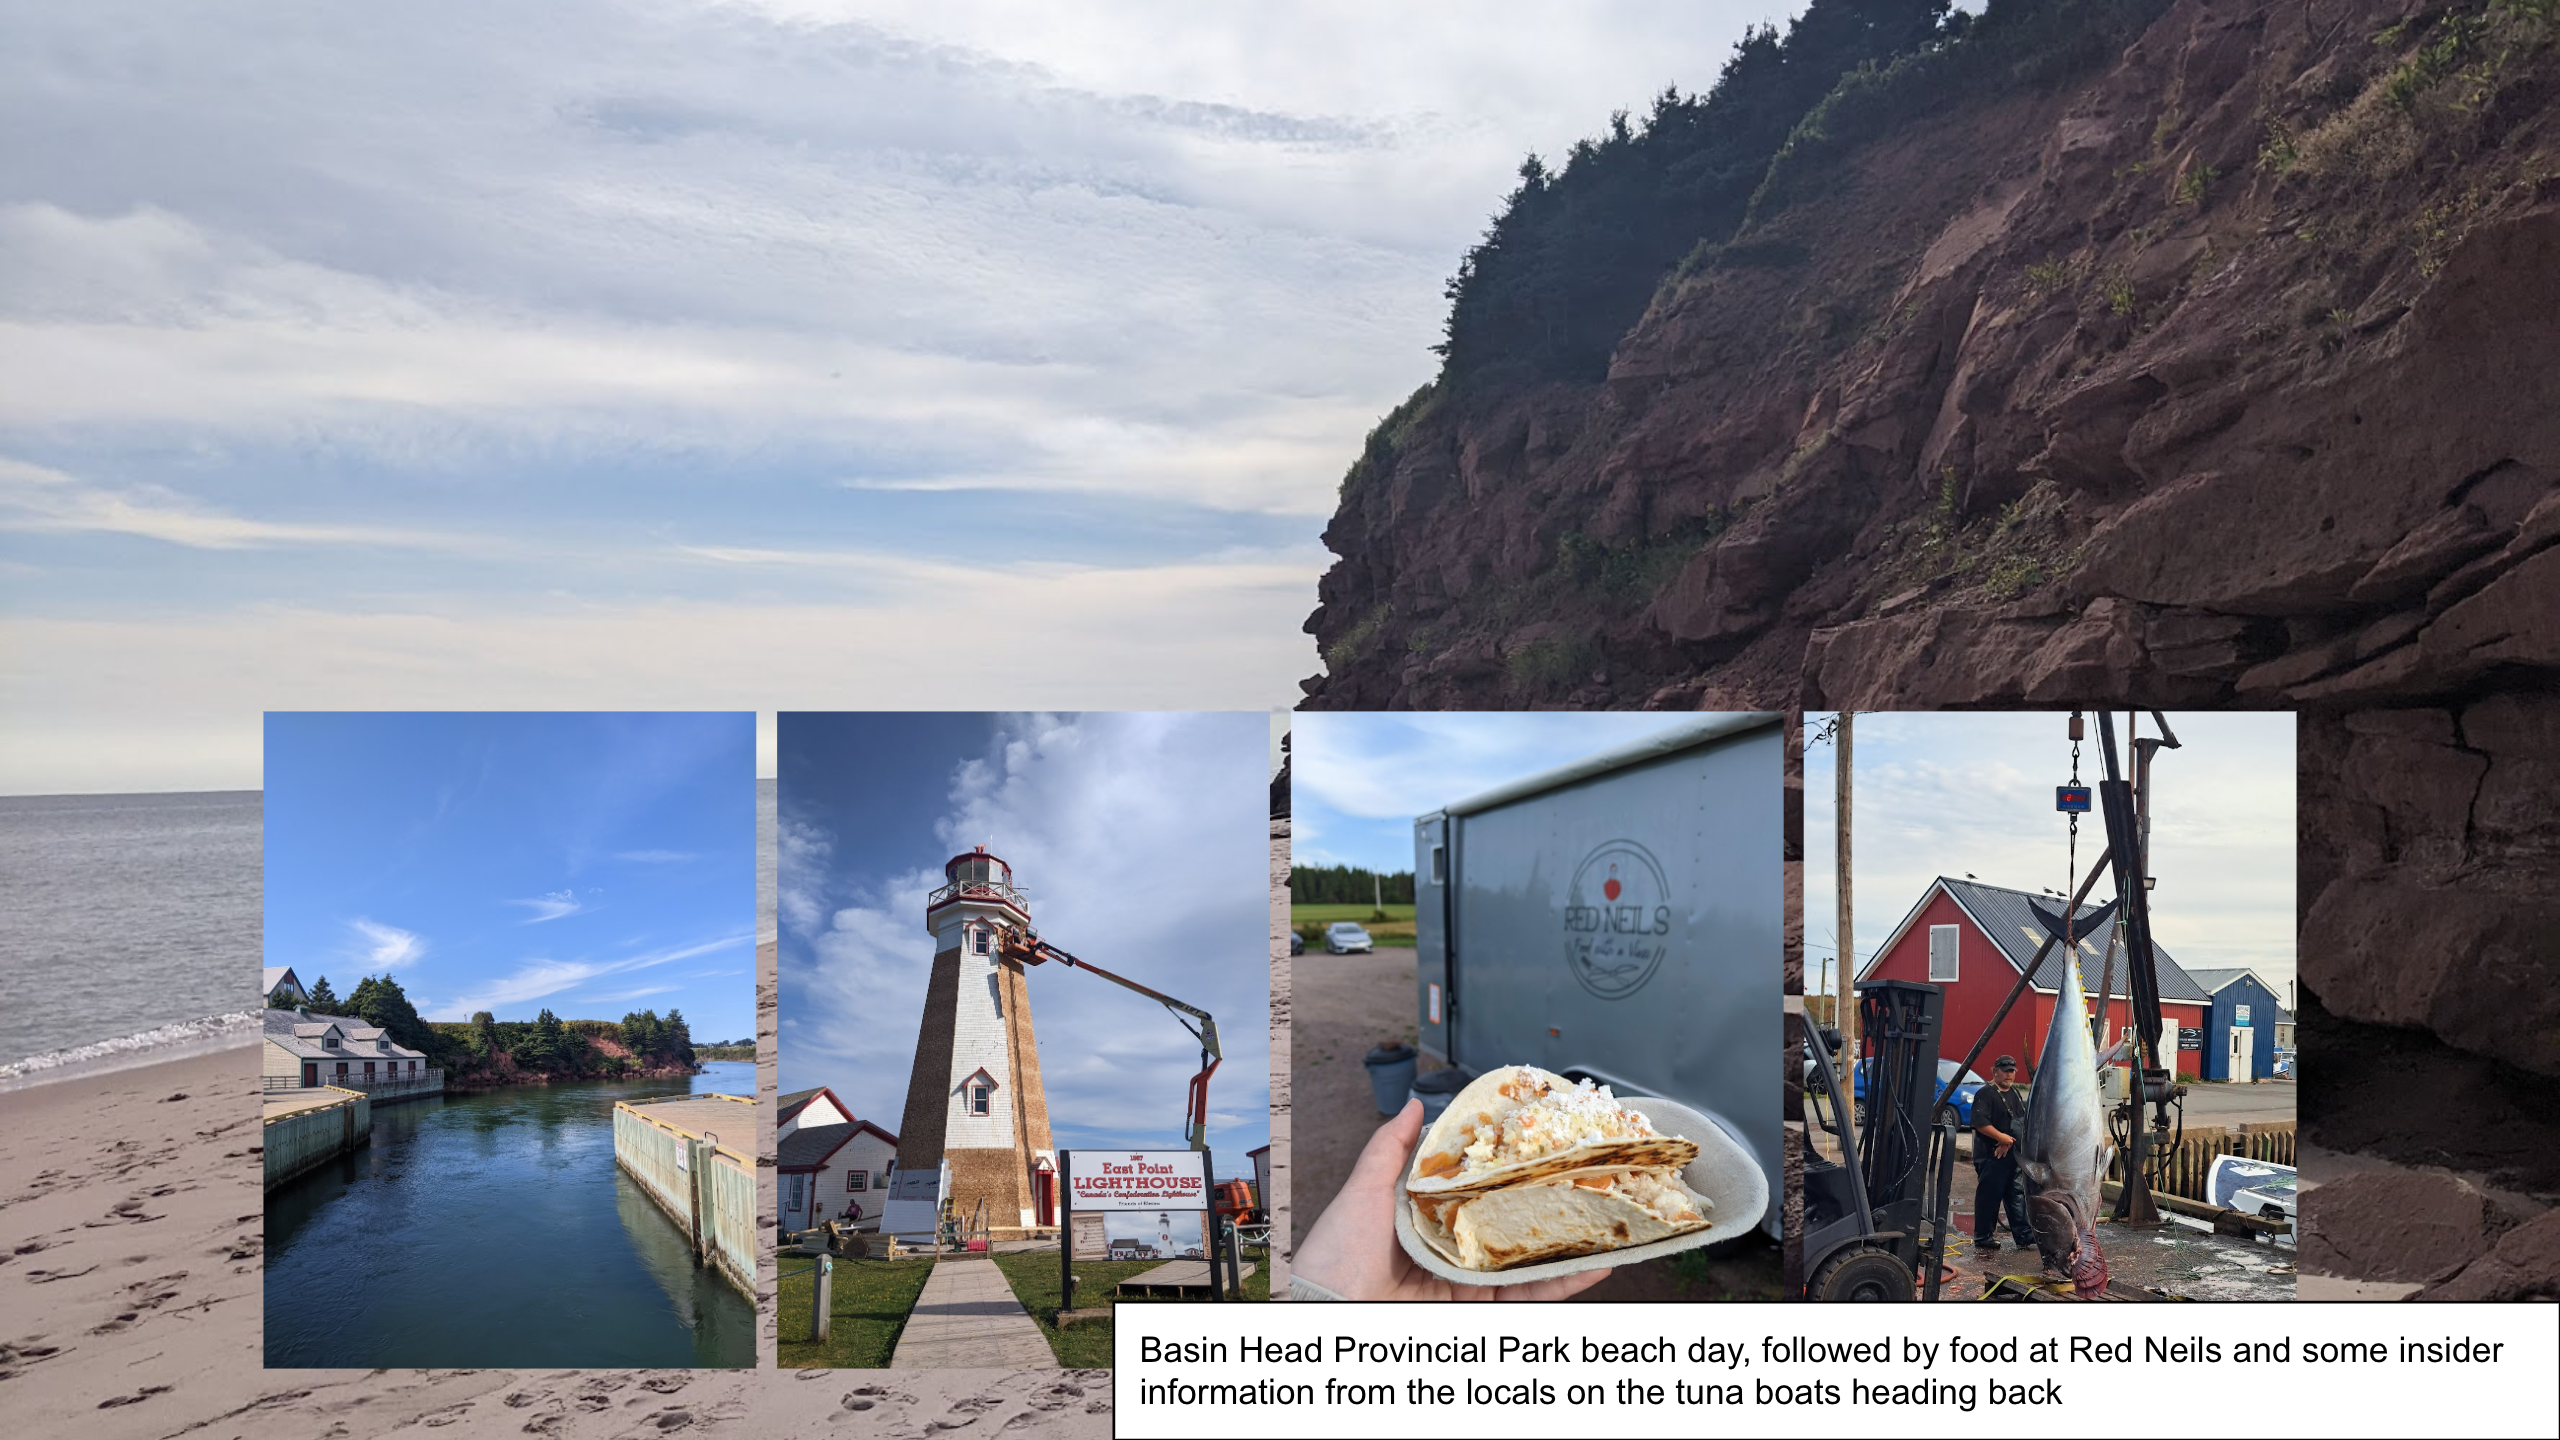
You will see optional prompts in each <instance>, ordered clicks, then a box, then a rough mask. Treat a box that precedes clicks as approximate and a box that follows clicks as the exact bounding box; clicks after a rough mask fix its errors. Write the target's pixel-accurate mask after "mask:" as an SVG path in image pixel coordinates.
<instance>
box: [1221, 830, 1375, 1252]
mask: <svg viewBox="0 0 2560 1440" xmlns="http://www.w3.org/2000/svg"><path fill="white" fill-rule="evenodd" d="M1372 873H1373V874H1374V873H1375V872H1372ZM1200 1204H1201V1206H1202V1207H1203V1208H1202V1209H1201V1211H1200V1239H1201V1242H1202V1243H1201V1246H1200V1248H1201V1249H1203V1250H1205V1251H1207V1252H1209V1253H1208V1254H1207V1255H1205V1256H1204V1257H1202V1258H1204V1259H1206V1260H1207V1261H1208V1262H1209V1298H1210V1299H1212V1300H1224V1299H1226V1298H1227V1287H1226V1284H1225V1282H1223V1281H1221V1280H1220V1279H1219V1278H1218V1233H1217V1231H1218V1167H1217V1165H1216V1164H1215V1163H1213V1162H1212V1161H1211V1160H1210V1158H1209V1152H1208V1151H1206V1150H1203V1151H1201V1152H1200Z"/></svg>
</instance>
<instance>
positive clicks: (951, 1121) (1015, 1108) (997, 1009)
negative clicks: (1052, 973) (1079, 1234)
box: [888, 845, 1058, 1232]
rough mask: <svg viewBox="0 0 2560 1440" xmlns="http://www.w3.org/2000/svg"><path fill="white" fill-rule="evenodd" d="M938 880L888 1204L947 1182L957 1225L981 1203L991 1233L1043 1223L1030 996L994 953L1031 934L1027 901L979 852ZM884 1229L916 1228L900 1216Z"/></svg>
mask: <svg viewBox="0 0 2560 1440" xmlns="http://www.w3.org/2000/svg"><path fill="white" fill-rule="evenodd" d="M942 878H943V884H942V887H941V888H940V889H938V890H935V891H934V892H933V894H932V895H931V896H929V897H928V898H927V899H926V901H925V912H924V916H925V928H926V929H928V930H930V931H932V932H933V973H932V978H931V979H929V980H928V981H926V984H925V998H924V1021H923V1024H922V1025H921V1026H920V1027H919V1029H918V1032H917V1035H916V1054H915V1069H914V1071H913V1072H912V1073H911V1074H910V1076H909V1077H908V1080H907V1108H906V1116H905V1121H904V1123H903V1124H901V1125H900V1126H899V1127H898V1175H899V1178H900V1182H901V1183H900V1184H899V1186H898V1189H897V1191H896V1194H897V1196H898V1198H900V1199H901V1200H903V1199H906V1198H907V1197H909V1196H910V1195H914V1196H915V1198H917V1199H923V1198H924V1194H921V1193H918V1192H917V1191H916V1190H914V1188H913V1185H912V1182H910V1181H909V1179H908V1177H913V1178H914V1181H923V1180H925V1178H926V1177H928V1176H947V1177H948V1178H947V1179H946V1180H941V1181H939V1184H940V1185H942V1186H945V1187H947V1189H946V1190H945V1193H946V1194H947V1195H948V1197H949V1199H950V1201H951V1210H952V1213H953V1215H955V1216H956V1217H957V1218H959V1219H960V1220H961V1221H963V1222H964V1223H965V1222H968V1221H971V1220H974V1219H975V1218H977V1217H978V1215H979V1214H980V1209H979V1207H980V1205H981V1203H982V1202H983V1204H984V1206H985V1210H984V1214H985V1217H986V1221H987V1224H988V1225H989V1226H990V1227H991V1228H995V1229H1012V1228H1015V1227H1024V1228H1028V1227H1032V1226H1048V1225H1054V1224H1056V1223H1057V1204H1058V1196H1057V1151H1056V1150H1055V1149H1054V1148H1052V1147H1051V1145H1050V1143H1049V1101H1048V1097H1047V1096H1046V1095H1045V1094H1043V1093H1042V1091H1041V1088H1040V1049H1039V1043H1038V1041H1037V1039H1036V1038H1035V1037H1034V1036H1033V1033H1032V1029H1031V992H1030V990H1029V989H1028V988H1027V987H1026V986H1025V985H1024V983H1023V973H1022V962H1021V961H1020V960H1017V959H1010V958H1007V956H1006V955H1005V945H1004V943H1003V941H1004V937H1005V935H1006V934H1008V933H1011V932H1017V931H1026V930H1028V929H1029V928H1030V926H1031V907H1030V902H1029V901H1027V900H1026V899H1024V898H1023V895H1022V892H1021V891H1019V890H1016V889H1015V888H1014V885H1013V867H1012V866H1010V865H1007V864H1006V863H1005V862H1004V861H1003V860H1001V859H999V858H997V857H996V856H993V855H990V854H988V853H987V847H985V846H984V845H981V846H978V847H977V848H976V849H974V850H972V851H970V852H969V853H967V854H965V855H954V856H952V857H951V859H950V860H948V861H947V862H945V863H944V865H943V867H942ZM901 1208H902V1209H904V1208H906V1207H904V1206H901ZM888 1228H890V1229H893V1230H897V1231H901V1232H905V1231H911V1230H915V1229H920V1228H924V1227H921V1226H918V1225H916V1224H914V1222H913V1221H912V1220H907V1219H904V1218H903V1217H901V1220H900V1221H899V1222H898V1223H893V1224H892V1225H890V1226H889V1227H888Z"/></svg>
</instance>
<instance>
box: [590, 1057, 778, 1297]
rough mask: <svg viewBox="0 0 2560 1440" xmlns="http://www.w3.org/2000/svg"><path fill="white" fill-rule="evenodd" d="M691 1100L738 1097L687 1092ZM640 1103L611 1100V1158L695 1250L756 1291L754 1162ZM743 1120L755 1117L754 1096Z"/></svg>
mask: <svg viewBox="0 0 2560 1440" xmlns="http://www.w3.org/2000/svg"><path fill="white" fill-rule="evenodd" d="M690 1098H694V1099H739V1098H741V1097H735V1096H694V1097H690ZM646 1103H647V1102H642V1104H641V1105H638V1106H635V1105H633V1104H632V1103H631V1102H629V1101H627V1100H621V1101H616V1102H614V1107H613V1158H614V1161H615V1163H617V1164H619V1165H621V1166H622V1168H623V1169H625V1170H628V1171H630V1172H631V1178H632V1179H634V1180H636V1181H638V1182H639V1185H640V1188H641V1190H643V1191H644V1192H646V1193H647V1194H648V1196H649V1198H650V1199H652V1200H654V1201H656V1202H657V1203H658V1206H659V1208H660V1209H663V1210H665V1211H666V1212H667V1213H668V1214H669V1215H671V1216H673V1217H674V1218H675V1222H676V1224H677V1225H678V1226H680V1227H682V1228H683V1229H684V1230H685V1232H686V1234H687V1235H688V1236H689V1237H690V1238H691V1241H692V1244H693V1248H694V1254H695V1255H696V1256H697V1257H698V1258H699V1259H701V1260H702V1261H703V1262H704V1263H706V1264H709V1265H711V1266H713V1267H714V1268H716V1269H717V1270H718V1271H719V1272H720V1274H721V1275H722V1276H724V1277H725V1278H727V1279H728V1281H729V1282H730V1283H731V1284H733V1285H736V1286H737V1287H738V1288H739V1289H741V1290H743V1291H745V1292H746V1293H747V1294H748V1295H750V1296H752V1295H754V1294H755V1293H756V1162H755V1157H754V1156H753V1155H751V1154H748V1153H747V1152H746V1151H744V1150H740V1149H737V1148H734V1147H732V1146H730V1145H726V1144H719V1145H714V1144H711V1143H708V1142H706V1141H705V1140H703V1138H702V1137H701V1136H700V1135H697V1134H695V1133H694V1132H692V1131H690V1130H687V1129H685V1128H684V1127H683V1126H680V1125H675V1124H672V1123H670V1122H668V1121H666V1120H663V1119H660V1118H658V1117H657V1116H654V1115H651V1114H649V1113H648V1111H647V1109H646V1108H645V1107H646ZM743 1103H744V1105H745V1106H746V1111H745V1115H744V1123H747V1124H750V1125H752V1124H753V1122H754V1114H755V1112H754V1109H753V1105H754V1102H753V1101H752V1100H747V1101H744V1102H743Z"/></svg>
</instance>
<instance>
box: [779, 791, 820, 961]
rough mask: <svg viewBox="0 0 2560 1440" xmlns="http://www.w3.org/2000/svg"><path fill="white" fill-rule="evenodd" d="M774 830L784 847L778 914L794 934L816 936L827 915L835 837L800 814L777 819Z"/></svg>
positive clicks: (780, 860)
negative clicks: (799, 815)
mask: <svg viewBox="0 0 2560 1440" xmlns="http://www.w3.org/2000/svg"><path fill="white" fill-rule="evenodd" d="M775 833H776V835H777V836H778V843H779V845H780V850H781V853H780V857H779V864H780V885H779V892H778V894H779V898H778V900H777V902H776V906H775V914H776V915H777V916H778V917H779V918H780V920H781V923H782V924H784V925H787V926H789V927H791V932H792V933H793V934H795V935H799V936H801V937H803V938H808V937H812V936H815V935H816V934H817V933H818V928H819V922H820V921H822V920H824V919H825V918H826V889H827V873H826V866H827V862H828V861H829V860H830V859H832V858H833V857H834V855H835V837H834V836H832V835H830V834H828V833H827V831H826V829H825V827H823V826H821V825H818V824H816V823H814V822H811V821H807V820H801V819H797V818H794V819H787V820H779V821H777V824H776V827H775Z"/></svg>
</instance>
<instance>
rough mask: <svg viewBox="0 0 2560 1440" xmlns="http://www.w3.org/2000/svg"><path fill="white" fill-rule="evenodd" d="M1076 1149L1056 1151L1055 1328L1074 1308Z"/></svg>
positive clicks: (1063, 1325) (1064, 1323) (1062, 1324)
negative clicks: (1056, 1260)
mask: <svg viewBox="0 0 2560 1440" xmlns="http://www.w3.org/2000/svg"><path fill="white" fill-rule="evenodd" d="M1074 1157H1075V1152H1074V1151H1072V1150H1061V1151H1059V1152H1058V1327H1059V1328H1060V1329H1065V1328H1066V1315H1067V1312H1068V1311H1070V1310H1073V1309H1074V1308H1076V1186H1075V1180H1074V1178H1073V1177H1074V1174H1075V1171H1074V1169H1073V1168H1072V1162H1073V1160H1074Z"/></svg>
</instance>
